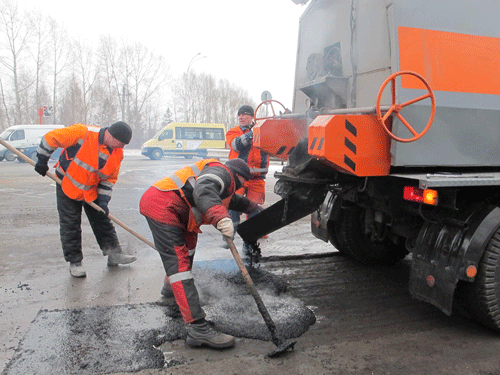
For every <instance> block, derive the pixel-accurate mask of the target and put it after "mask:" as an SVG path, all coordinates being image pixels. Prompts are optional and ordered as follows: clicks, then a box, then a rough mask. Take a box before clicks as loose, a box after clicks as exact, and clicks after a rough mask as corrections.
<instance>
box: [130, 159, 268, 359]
mask: <svg viewBox="0 0 500 375" xmlns="http://www.w3.org/2000/svg"><path fill="white" fill-rule="evenodd" d="M250 176H251V175H250V169H249V168H248V165H247V163H245V162H244V161H243V160H241V159H234V160H229V161H228V162H226V163H225V164H221V163H220V162H219V161H218V160H216V159H205V160H201V161H199V162H196V163H194V164H193V165H191V166H189V167H185V168H182V169H180V170H178V171H177V172H175V173H174V174H173V175H171V176H169V177H165V178H164V179H162V180H159V181H157V182H155V183H154V184H153V186H151V187H150V188H149V189H148V190H147V191H146V192H145V193H144V194H143V196H142V198H141V202H140V212H141V214H142V215H144V216H145V217H146V220H147V222H148V224H149V227H150V229H151V232H152V234H153V238H154V243H155V247H156V249H157V250H158V252H159V253H160V257H161V260H162V262H163V266H164V268H165V272H166V274H167V279H166V281H165V285H164V287H163V289H162V294H163V295H167V294H169V293H170V294H171V295H173V297H175V302H176V303H177V305H178V306H179V310H180V312H181V314H182V317H183V319H184V322H185V324H186V328H187V337H186V343H187V344H188V345H191V346H201V345H207V346H209V347H212V348H217V349H220V348H227V347H231V346H233V345H234V343H235V339H234V337H232V336H229V335H226V334H223V333H221V332H217V331H215V330H214V329H213V328H212V327H211V326H210V325H209V323H208V322H207V321H206V320H205V312H204V311H203V309H202V307H201V304H200V301H199V296H198V291H197V289H196V286H195V284H194V279H193V274H192V273H191V268H192V265H193V258H194V253H195V247H196V243H197V239H198V233H201V231H200V226H201V225H202V224H212V225H213V226H214V227H216V228H217V229H218V230H219V231H220V232H221V233H222V235H223V236H226V237H229V238H232V237H233V235H234V227H233V222H232V220H231V219H230V217H229V214H228V208H230V209H232V210H235V211H238V212H245V213H253V212H256V211H260V209H261V208H260V206H258V205H257V204H256V203H253V202H251V201H250V200H248V198H246V197H244V196H242V195H237V194H235V191H236V190H238V188H240V187H241V186H242V185H243V184H244V183H245V181H247V180H248V179H249V178H250Z"/></svg>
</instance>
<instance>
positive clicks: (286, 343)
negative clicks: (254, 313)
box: [224, 236, 297, 357]
mask: <svg viewBox="0 0 500 375" xmlns="http://www.w3.org/2000/svg"><path fill="white" fill-rule="evenodd" d="M224 239H225V240H226V243H227V246H228V247H229V250H231V253H232V254H233V257H234V260H235V261H236V264H237V265H238V268H239V269H240V271H241V274H242V275H243V279H244V280H245V283H246V284H247V287H248V290H249V291H250V294H251V295H252V297H253V298H254V300H255V302H256V303H257V307H258V309H259V312H260V314H261V315H262V318H264V322H265V323H266V326H267V329H268V330H269V332H270V333H271V339H272V342H273V344H274V345H276V346H277V348H276V349H275V350H274V351H272V352H271V353H268V354H267V355H266V357H277V356H279V355H280V354H282V353H284V352H286V351H288V350H293V347H294V345H295V343H296V342H297V340H285V339H284V338H282V337H279V336H278V333H277V330H276V325H275V324H274V322H273V320H272V319H271V315H269V312H268V311H267V309H266V306H264V302H263V301H262V299H261V298H260V295H259V293H257V289H256V288H255V284H254V283H253V281H252V278H251V277H250V274H249V273H248V271H247V269H246V267H245V265H244V264H243V261H242V260H241V257H240V254H238V250H236V246H234V242H233V240H232V238H230V237H226V236H224Z"/></svg>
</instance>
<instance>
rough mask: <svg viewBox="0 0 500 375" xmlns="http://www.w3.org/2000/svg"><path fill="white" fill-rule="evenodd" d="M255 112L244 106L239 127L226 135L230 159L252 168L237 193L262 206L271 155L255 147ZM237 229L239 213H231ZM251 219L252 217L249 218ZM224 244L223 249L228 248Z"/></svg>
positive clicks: (246, 245) (245, 252) (246, 248)
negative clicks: (242, 162) (248, 177)
mask: <svg viewBox="0 0 500 375" xmlns="http://www.w3.org/2000/svg"><path fill="white" fill-rule="evenodd" d="M253 120H254V110H253V108H252V107H251V106H249V105H243V106H241V107H240V109H239V110H238V122H239V125H238V126H235V127H234V128H232V129H229V130H228V132H227V133H226V142H227V144H228V145H229V159H230V160H232V159H236V158H239V159H242V160H244V161H245V162H246V163H247V164H248V167H249V168H250V173H251V178H250V179H249V180H248V181H247V182H245V184H244V186H243V187H242V188H241V189H240V190H239V191H237V192H236V193H237V194H242V195H245V196H246V197H247V198H248V199H250V200H251V201H253V202H255V203H257V204H259V205H262V204H264V201H265V199H266V183H265V178H266V175H267V172H268V168H269V155H268V154H267V153H265V152H264V151H262V150H259V149H258V148H256V147H254V145H253V131H252V128H253V126H254V123H253ZM230 215H231V218H232V219H233V224H234V226H235V227H237V226H238V224H239V222H240V214H239V213H238V212H230ZM249 217H250V216H249ZM226 246H227V245H226V243H225V242H224V244H223V247H226ZM243 252H244V255H245V256H248V255H249V254H250V247H249V244H247V243H243Z"/></svg>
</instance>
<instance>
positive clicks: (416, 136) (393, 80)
mask: <svg viewBox="0 0 500 375" xmlns="http://www.w3.org/2000/svg"><path fill="white" fill-rule="evenodd" d="M403 74H409V75H412V76H415V77H417V78H418V79H420V80H421V81H422V82H423V83H424V85H425V87H426V88H427V90H428V93H427V94H425V95H422V96H419V97H418V98H415V99H412V100H409V101H407V102H405V103H403V104H397V103H396V77H397V76H400V75H403ZM389 82H391V83H392V105H391V106H390V108H389V110H388V111H387V112H386V113H385V115H384V116H382V112H381V110H380V99H381V98H382V93H383V92H384V89H385V86H387V84H388V83H389ZM427 98H430V99H431V115H430V118H429V122H428V123H427V126H426V127H425V129H424V130H422V132H420V133H417V131H416V130H415V129H413V127H412V126H411V125H410V124H409V123H408V121H406V119H405V118H404V117H403V116H402V115H401V113H400V112H401V110H402V109H403V108H404V107H407V106H409V105H411V104H413V103H416V102H419V101H421V100H424V99H427ZM376 110H377V119H378V121H379V122H380V124H382V127H383V128H384V130H385V131H386V133H387V134H388V135H389V137H391V138H392V139H394V140H395V141H398V142H413V141H416V140H417V139H419V138H420V137H422V136H423V135H424V134H425V133H427V131H428V130H429V128H430V127H431V125H432V121H433V120H434V114H435V113H436V100H435V99H434V93H433V92H432V89H431V86H430V85H429V84H428V83H427V81H426V80H425V78H424V77H422V76H421V75H419V74H417V73H415V72H412V71H409V70H403V71H400V72H396V73H393V74H391V75H390V76H389V77H387V79H386V80H385V81H384V83H382V86H380V89H379V91H378V95H377V105H376ZM392 114H394V115H395V116H396V117H397V118H398V119H399V120H400V121H401V122H402V123H403V124H404V125H405V126H406V127H407V128H408V130H409V131H410V132H411V133H412V134H413V135H414V137H412V138H400V137H397V136H395V135H394V134H393V133H392V132H391V131H390V130H389V128H388V126H387V125H386V123H385V121H386V120H387V119H388V118H389V116H390V115H392Z"/></svg>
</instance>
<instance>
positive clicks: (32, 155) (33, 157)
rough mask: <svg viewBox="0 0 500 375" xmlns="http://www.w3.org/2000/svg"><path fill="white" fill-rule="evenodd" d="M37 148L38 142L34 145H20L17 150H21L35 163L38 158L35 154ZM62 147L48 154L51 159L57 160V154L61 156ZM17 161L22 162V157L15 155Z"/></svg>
mask: <svg viewBox="0 0 500 375" xmlns="http://www.w3.org/2000/svg"><path fill="white" fill-rule="evenodd" d="M37 148H38V144H37V145H34V146H28V147H21V148H18V149H17V150H19V151H21V152H22V153H23V154H24V155H26V156H27V157H29V158H30V159H31V160H33V161H34V162H35V163H36V162H37V161H38V158H37V156H36V149H37ZM62 150H63V149H62V148H58V149H56V150H55V151H54V152H53V153H52V155H51V156H50V159H51V160H57V159H59V156H61V152H62ZM17 161H19V162H20V163H24V162H25V161H24V159H23V158H20V157H19V156H18V157H17Z"/></svg>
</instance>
